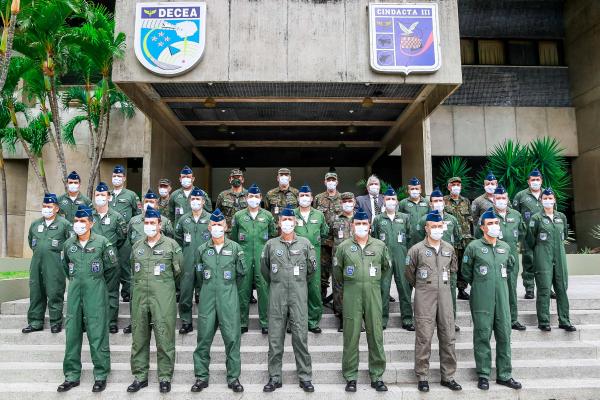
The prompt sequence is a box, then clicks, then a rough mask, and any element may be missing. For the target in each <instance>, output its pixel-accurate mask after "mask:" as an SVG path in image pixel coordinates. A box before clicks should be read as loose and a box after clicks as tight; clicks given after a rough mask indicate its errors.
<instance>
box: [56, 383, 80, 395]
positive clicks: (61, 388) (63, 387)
mask: <svg viewBox="0 0 600 400" xmlns="http://www.w3.org/2000/svg"><path fill="white" fill-rule="evenodd" d="M77 386H79V381H73V382H71V381H64V382H63V383H61V384H60V385H58V388H57V389H56V391H57V392H68V391H69V390H71V389H73V388H74V387H77Z"/></svg>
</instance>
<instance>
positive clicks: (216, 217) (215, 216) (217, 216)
mask: <svg viewBox="0 0 600 400" xmlns="http://www.w3.org/2000/svg"><path fill="white" fill-rule="evenodd" d="M224 219H225V216H224V215H223V213H222V212H221V210H220V209H218V208H217V209H216V210H215V211H214V212H213V213H212V214H211V215H210V220H211V221H213V222H221V221H223V220H224Z"/></svg>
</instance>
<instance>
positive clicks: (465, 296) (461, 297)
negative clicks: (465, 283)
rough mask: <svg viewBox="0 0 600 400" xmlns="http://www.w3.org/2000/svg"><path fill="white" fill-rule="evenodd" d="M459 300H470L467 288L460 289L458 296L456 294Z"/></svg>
mask: <svg viewBox="0 0 600 400" xmlns="http://www.w3.org/2000/svg"><path fill="white" fill-rule="evenodd" d="M456 298H457V299H459V300H469V298H470V296H469V293H467V292H465V289H459V291H458V296H456Z"/></svg>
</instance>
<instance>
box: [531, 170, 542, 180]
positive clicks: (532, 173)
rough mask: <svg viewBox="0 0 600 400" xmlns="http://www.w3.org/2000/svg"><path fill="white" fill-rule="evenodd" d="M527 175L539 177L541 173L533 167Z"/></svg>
mask: <svg viewBox="0 0 600 400" xmlns="http://www.w3.org/2000/svg"><path fill="white" fill-rule="evenodd" d="M529 176H536V177H540V178H541V177H542V173H541V172H540V170H539V169H537V168H534V169H533V171H531V172H530V173H529Z"/></svg>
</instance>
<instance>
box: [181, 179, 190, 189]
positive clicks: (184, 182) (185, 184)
mask: <svg viewBox="0 0 600 400" xmlns="http://www.w3.org/2000/svg"><path fill="white" fill-rule="evenodd" d="M181 186H183V187H184V188H185V189H189V188H190V187H192V178H181Z"/></svg>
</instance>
